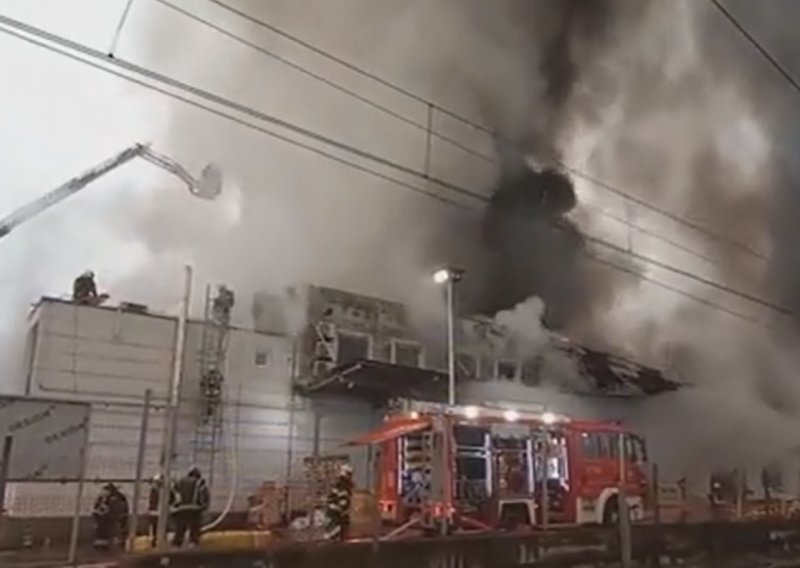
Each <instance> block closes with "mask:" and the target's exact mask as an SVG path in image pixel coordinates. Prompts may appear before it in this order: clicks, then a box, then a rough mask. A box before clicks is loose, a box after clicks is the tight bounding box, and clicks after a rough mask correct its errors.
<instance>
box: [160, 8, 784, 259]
mask: <svg viewBox="0 0 800 568" xmlns="http://www.w3.org/2000/svg"><path fill="white" fill-rule="evenodd" d="M156 1H158V2H161V3H162V4H164V5H167V6H170V7H173V8H175V7H174V6H172V5H171V4H170V3H169V2H167V1H166V0H156ZM209 1H210V2H211V3H212V4H214V5H216V6H218V7H220V8H222V9H223V10H226V11H228V12H229V13H232V14H235V15H236V16H238V17H240V18H242V19H244V20H246V21H248V22H250V23H252V24H254V25H256V26H258V27H260V28H263V29H265V30H268V31H270V32H272V33H274V34H276V35H278V36H279V37H282V38H284V39H286V40H288V41H290V42H292V43H294V44H296V45H299V46H301V47H303V48H305V49H307V50H309V51H311V52H313V53H315V54H317V55H319V56H320V57H323V58H325V59H327V60H329V61H332V62H333V63H336V64H337V65H340V66H342V67H344V68H346V69H349V70H350V71H353V72H354V73H357V74H358V75H361V76H362V77H365V78H367V79H370V80H372V81H374V82H376V83H377V84H380V85H382V86H384V87H387V88H389V89H391V90H393V91H395V92H397V93H399V94H402V95H405V96H406V97H408V98H410V99H412V100H414V101H417V102H419V103H421V104H424V105H427V106H429V107H430V108H432V109H435V110H436V111H437V112H440V113H442V114H444V115H446V116H449V117H451V118H453V119H456V120H458V121H461V122H463V123H464V124H466V125H468V126H470V127H472V128H475V129H477V130H480V131H482V132H484V133H485V134H488V135H490V136H492V137H493V138H495V139H497V140H504V141H505V142H508V143H512V141H509V140H506V139H504V138H503V137H502V136H501V135H500V134H499V133H498V132H497V131H495V130H494V129H493V128H490V127H489V126H486V125H485V124H481V123H479V122H477V121H475V120H473V119H471V118H468V117H466V116H464V115H463V114H460V113H458V112H455V111H453V110H450V109H447V108H445V107H443V106H441V105H439V104H437V103H435V102H433V101H432V100H430V99H428V98H426V97H423V96H420V95H418V94H417V93H414V92H412V91H410V90H408V89H406V88H404V87H402V86H400V85H398V84H396V83H394V82H392V81H389V80H387V79H384V78H383V77H381V76H379V75H377V74H376V73H373V72H370V71H367V70H365V69H363V68H362V67H359V66H357V65H355V64H354V63H352V62H350V61H347V60H346V59H344V58H342V57H338V56H336V55H334V54H332V53H330V52H329V51H327V50H325V49H322V48H320V47H317V46H316V45H314V44H312V43H310V42H308V41H305V40H303V39H302V38H300V37H298V36H296V35H294V34H292V33H289V32H287V31H286V30H284V29H281V28H280V27H278V26H276V25H274V24H271V23H269V22H268V21H266V20H264V19H261V18H257V17H255V16H253V15H252V14H249V13H247V12H245V11H243V10H240V9H238V8H236V7H234V6H232V5H231V4H229V3H227V2H224V1H222V0H209ZM175 9H178V8H175ZM179 10H180V9H179ZM181 11H182V12H184V13H186V12H185V11H183V10H181ZM186 14H187V15H189V16H190V17H194V15H190V14H189V13H186ZM224 33H225V34H226V35H229V36H231V35H234V36H235V34H231V32H227V31H225V32H224ZM236 37H237V39H238V41H242V42H247V40H244V39H243V38H240V37H238V36H236ZM284 59H285V58H284ZM292 66H293V67H297V66H298V65H297V64H295V63H293V62H292ZM300 67H301V66H300ZM329 81H330V80H327V79H326V82H329ZM559 165H560V166H561V167H562V168H564V169H565V170H566V171H568V172H569V173H571V174H572V175H574V176H576V177H579V178H581V179H584V180H586V181H588V182H591V183H593V184H595V185H597V186H598V187H601V188H603V189H605V190H606V191H609V192H611V193H613V194H615V195H617V196H619V197H622V198H624V199H626V200H628V201H630V202H632V203H635V204H636V205H637V206H639V207H642V208H645V209H649V210H650V211H653V212H654V213H657V214H659V215H661V216H663V217H665V218H667V219H670V220H671V221H674V222H676V223H679V224H681V225H684V226H686V227H688V228H690V229H692V230H693V231H696V232H698V233H701V234H704V235H706V236H707V237H708V238H710V239H711V240H713V241H715V242H718V243H720V244H722V245H725V246H729V247H731V248H733V249H736V250H739V251H740V252H743V253H746V254H749V255H751V256H754V257H756V258H759V259H761V260H768V257H767V256H766V255H765V254H764V253H762V252H760V251H758V250H756V249H754V248H752V247H751V246H750V245H748V244H747V243H743V242H741V241H738V240H736V239H734V238H732V237H730V236H728V235H725V234H722V233H719V232H717V231H714V230H713V229H710V228H708V227H706V226H704V225H702V224H699V223H696V222H694V221H691V220H689V219H686V218H685V217H682V216H680V215H678V214H676V213H673V212H670V211H669V210H667V209H663V208H661V207H658V206H656V205H653V204H651V203H649V202H647V201H645V200H643V199H641V198H638V197H636V196H635V195H633V194H631V193H629V192H627V191H624V190H622V189H621V188H619V187H616V186H614V185H612V184H610V183H608V182H604V181H601V180H599V179H597V178H596V177H594V176H592V175H590V174H588V173H586V172H583V171H581V170H579V169H577V168H574V167H572V166H570V165H569V164H566V163H564V162H559Z"/></svg>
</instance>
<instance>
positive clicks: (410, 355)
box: [392, 341, 422, 367]
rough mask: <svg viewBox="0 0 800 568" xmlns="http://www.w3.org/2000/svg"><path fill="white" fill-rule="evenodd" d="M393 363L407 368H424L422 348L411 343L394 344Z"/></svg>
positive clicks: (397, 342)
mask: <svg viewBox="0 0 800 568" xmlns="http://www.w3.org/2000/svg"><path fill="white" fill-rule="evenodd" d="M392 350H393V361H392V362H393V363H394V364H396V365H404V366H406V367H422V346H421V345H419V344H418V343H414V342H411V341H394V342H392Z"/></svg>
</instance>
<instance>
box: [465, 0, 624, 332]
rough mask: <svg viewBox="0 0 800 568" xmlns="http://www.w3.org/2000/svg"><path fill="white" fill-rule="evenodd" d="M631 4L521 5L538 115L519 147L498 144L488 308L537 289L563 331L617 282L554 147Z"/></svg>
mask: <svg viewBox="0 0 800 568" xmlns="http://www.w3.org/2000/svg"><path fill="white" fill-rule="evenodd" d="M630 4H631V3H623V2H620V1H618V0H544V1H540V2H532V3H526V4H525V6H519V7H518V8H519V10H520V12H519V13H518V17H519V19H520V21H521V22H523V25H526V26H527V28H528V29H529V33H530V41H531V43H532V44H533V46H532V51H535V53H537V54H538V55H537V57H536V58H535V60H532V62H534V61H535V63H534V65H535V67H534V69H533V79H534V81H535V83H536V84H538V85H539V87H538V88H537V89H535V91H536V92H537V93H538V96H537V97H536V100H535V101H533V104H532V105H531V108H530V112H531V113H534V115H535V116H536V117H537V118H536V120H534V121H532V124H531V125H530V127H529V128H528V129H527V131H525V132H519V131H516V132H514V134H513V135H514V136H515V140H516V144H514V145H515V149H514V150H513V151H509V149H508V148H501V151H500V153H501V155H503V156H504V162H505V163H504V165H503V168H502V173H501V175H500V178H499V180H498V182H497V187H496V190H495V192H494V194H493V196H492V198H491V201H490V204H489V206H488V208H487V210H486V214H485V217H484V221H483V243H484V246H485V250H486V254H487V256H488V272H489V277H488V278H487V279H486V281H485V283H484V289H483V294H482V296H481V301H480V305H479V309H480V311H481V312H483V313H486V314H495V313H497V312H498V311H500V310H506V309H510V308H513V307H514V306H515V305H517V304H518V303H520V302H523V301H524V300H526V299H527V298H529V297H531V296H538V297H540V298H541V299H542V300H543V302H544V304H545V313H544V316H543V323H544V325H545V326H546V327H549V328H551V329H565V328H568V327H569V326H570V324H571V323H573V322H575V321H577V320H585V319H587V318H588V317H589V316H590V313H591V311H592V310H593V308H594V303H595V301H596V300H597V299H598V298H599V297H600V295H598V291H602V292H603V295H604V294H605V293H606V292H608V290H609V289H610V288H612V287H613V283H610V282H608V281H607V280H609V279H613V276H612V275H606V274H604V275H603V280H605V281H604V282H597V281H596V277H597V274H598V273H597V272H596V271H594V270H592V268H594V267H592V266H590V264H589V263H590V259H589V257H588V256H587V243H586V240H585V238H584V236H583V235H582V234H581V232H580V230H579V229H578V227H577V225H576V224H575V222H574V221H572V220H571V219H570V218H569V217H568V214H569V213H570V212H571V211H572V210H573V209H574V208H575V206H576V205H577V197H576V194H575V190H574V187H573V183H572V180H571V179H570V177H569V176H568V175H567V174H566V173H565V172H563V171H561V170H560V169H559V168H558V167H557V164H558V163H559V162H560V158H561V156H560V151H559V148H558V145H559V135H560V134H561V133H562V131H563V130H564V128H565V127H567V126H568V125H569V121H570V118H571V117H572V114H573V113H579V112H583V111H582V110H581V108H580V105H575V104H574V98H575V94H576V92H578V91H579V90H580V88H581V85H582V82H581V78H582V73H583V72H584V71H585V70H586V69H588V68H590V67H592V66H594V65H596V64H597V62H598V60H600V59H601V58H602V54H603V52H604V49H605V48H606V47H608V46H610V45H612V44H613V41H614V40H615V38H616V37H617V35H618V34H617V32H618V31H619V30H620V29H624V26H622V25H621V24H622V22H623V19H626V18H628V17H629V16H630V15H631V13H632V10H633V9H632V8H631V7H630ZM636 4H638V3H636ZM584 110H585V112H591V109H589V108H587V109H584ZM512 155H513V156H514V157H513V158H509V156H512ZM528 163H535V164H539V167H538V168H534V167H530V166H529V165H528Z"/></svg>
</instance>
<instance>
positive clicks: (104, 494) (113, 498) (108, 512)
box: [92, 483, 129, 550]
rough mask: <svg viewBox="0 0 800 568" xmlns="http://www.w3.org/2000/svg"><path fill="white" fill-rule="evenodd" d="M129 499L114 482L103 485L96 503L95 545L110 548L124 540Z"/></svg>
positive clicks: (94, 512)
mask: <svg viewBox="0 0 800 568" xmlns="http://www.w3.org/2000/svg"><path fill="white" fill-rule="evenodd" d="M128 513H129V507H128V499H127V498H126V497H125V495H124V494H123V493H122V492H121V491H120V490H119V489H118V488H117V486H116V485H114V484H113V483H109V484H107V485H105V486H104V487H103V489H102V490H101V491H100V494H99V495H98V496H97V499H96V500H95V503H94V509H93V510H92V516H93V517H94V522H95V539H94V547H95V548H97V549H102V550H108V549H109V548H110V547H111V546H113V545H114V544H117V543H120V542H122V539H123V538H124V535H125V531H126V529H127V525H128Z"/></svg>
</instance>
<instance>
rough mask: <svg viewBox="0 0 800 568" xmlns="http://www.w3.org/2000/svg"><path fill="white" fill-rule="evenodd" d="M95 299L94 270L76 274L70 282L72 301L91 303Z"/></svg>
mask: <svg viewBox="0 0 800 568" xmlns="http://www.w3.org/2000/svg"><path fill="white" fill-rule="evenodd" d="M97 299H98V295H97V285H96V284H95V282H94V272H92V271H91V270H87V271H86V272H84V273H83V274H81V275H80V276H78V277H77V278H76V279H75V282H73V284H72V301H73V302H75V303H76V304H93V303H95V302H97Z"/></svg>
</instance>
